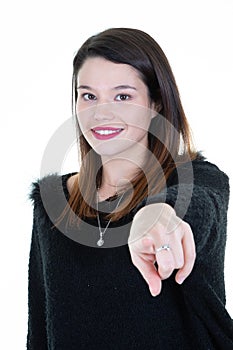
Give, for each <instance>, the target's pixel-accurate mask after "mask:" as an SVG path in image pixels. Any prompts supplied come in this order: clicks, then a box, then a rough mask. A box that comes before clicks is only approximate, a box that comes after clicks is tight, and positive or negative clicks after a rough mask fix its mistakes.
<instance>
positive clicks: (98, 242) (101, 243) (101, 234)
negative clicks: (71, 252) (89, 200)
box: [96, 188, 125, 247]
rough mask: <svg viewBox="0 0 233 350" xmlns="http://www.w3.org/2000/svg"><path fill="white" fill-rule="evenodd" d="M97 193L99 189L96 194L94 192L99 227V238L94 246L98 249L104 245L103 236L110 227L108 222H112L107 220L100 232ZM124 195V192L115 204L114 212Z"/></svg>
mask: <svg viewBox="0 0 233 350" xmlns="http://www.w3.org/2000/svg"><path fill="white" fill-rule="evenodd" d="M98 191H99V188H98V189H97V192H96V209H97V222H98V227H99V233H100V238H99V239H98V241H97V242H96V244H97V246H98V247H102V245H103V244H104V239H103V237H104V234H105V232H106V231H107V229H108V226H109V225H110V222H111V221H112V219H110V220H108V222H107V225H106V226H105V228H104V230H103V231H102V228H101V224H100V216H99V205H98V203H99V194H98ZM124 194H125V192H124V193H123V194H122V195H121V196H120V199H119V201H118V202H117V205H116V208H115V210H116V209H117V208H118V207H119V204H120V202H121V200H122V198H123V196H124Z"/></svg>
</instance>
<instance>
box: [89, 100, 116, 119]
mask: <svg viewBox="0 0 233 350" xmlns="http://www.w3.org/2000/svg"><path fill="white" fill-rule="evenodd" d="M113 118H114V112H113V105H112V103H100V104H97V105H96V106H95V111H94V119H95V120H112V119H113Z"/></svg>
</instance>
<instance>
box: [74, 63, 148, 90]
mask: <svg viewBox="0 0 233 350" xmlns="http://www.w3.org/2000/svg"><path fill="white" fill-rule="evenodd" d="M77 81H78V85H79V84H87V85H100V84H104V85H106V86H107V85H111V86H112V84H116V85H120V84H136V85H140V84H143V82H142V80H141V78H140V74H139V72H138V71H137V70H136V69H135V68H134V67H132V66H130V65H128V64H123V63H114V62H111V61H108V60H106V59H104V58H102V57H92V58H88V59H86V61H85V62H84V63H83V65H82V67H81V68H80V70H79V72H78V75H77ZM143 85H144V84H143Z"/></svg>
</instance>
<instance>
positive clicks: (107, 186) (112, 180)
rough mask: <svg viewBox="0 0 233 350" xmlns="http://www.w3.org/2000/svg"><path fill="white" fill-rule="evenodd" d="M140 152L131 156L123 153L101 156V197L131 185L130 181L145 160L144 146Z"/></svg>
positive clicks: (111, 194) (118, 191) (145, 151)
mask: <svg viewBox="0 0 233 350" xmlns="http://www.w3.org/2000/svg"><path fill="white" fill-rule="evenodd" d="M142 153H143V154H142ZM142 153H141V154H137V157H135V156H134V157H133V158H132V157H129V156H123V155H121V156H119V155H118V156H117V157H112V158H111V159H109V158H107V157H102V164H103V172H102V184H101V188H100V196H101V197H105V198H107V197H110V196H113V195H115V194H116V193H120V192H122V191H124V190H126V189H129V188H130V187H132V185H131V181H132V180H133V179H134V178H135V177H136V175H137V174H138V173H139V172H140V171H141V170H143V167H144V164H145V162H146V160H147V157H146V156H148V150H147V149H145V148H144V152H142Z"/></svg>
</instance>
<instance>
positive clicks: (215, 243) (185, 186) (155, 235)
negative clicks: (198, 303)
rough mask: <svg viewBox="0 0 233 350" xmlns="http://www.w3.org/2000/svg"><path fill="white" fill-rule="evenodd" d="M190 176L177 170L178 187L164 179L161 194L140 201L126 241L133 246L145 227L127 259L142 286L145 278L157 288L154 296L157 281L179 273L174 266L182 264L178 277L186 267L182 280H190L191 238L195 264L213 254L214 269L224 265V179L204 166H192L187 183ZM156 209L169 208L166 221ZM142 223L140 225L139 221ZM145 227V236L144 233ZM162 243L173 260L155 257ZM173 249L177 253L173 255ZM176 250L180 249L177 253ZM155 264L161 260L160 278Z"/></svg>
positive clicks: (174, 180)
mask: <svg viewBox="0 0 233 350" xmlns="http://www.w3.org/2000/svg"><path fill="white" fill-rule="evenodd" d="M189 171H190V167H188V166H187V165H185V164H184V165H182V168H181V172H182V174H183V176H181V178H182V182H181V181H180V183H179V181H178V180H180V179H178V176H177V173H175V174H173V175H172V176H171V178H170V179H169V184H168V188H167V191H166V192H161V193H159V194H157V195H155V196H151V197H149V198H148V199H147V200H146V201H144V203H142V204H141V206H140V207H139V208H138V212H137V214H136V215H135V217H134V220H133V224H132V227H131V228H132V231H131V234H130V238H131V240H132V237H134V236H135V234H136V235H137V232H140V233H141V234H142V233H143V230H142V225H144V228H145V231H144V233H146V232H147V234H146V236H144V237H141V238H140V239H138V240H137V242H136V241H135V244H130V245H129V248H130V252H131V257H132V260H133V263H134V265H135V266H136V267H137V268H138V269H139V270H140V272H141V273H142V275H143V277H144V278H145V279H146V280H147V282H148V278H151V280H152V282H151V283H148V284H149V287H152V285H153V286H154V288H155V287H156V285H157V290H158V291H159V292H160V289H161V286H160V288H159V287H158V286H159V284H160V285H161V279H164V278H167V277H169V276H170V274H171V272H172V271H173V270H174V269H176V268H180V267H179V266H178V263H177V261H176V260H178V261H181V260H182V259H183V260H184V266H183V267H182V268H181V269H180V270H179V273H180V276H181V274H183V272H184V268H186V266H187V270H186V271H185V274H183V277H185V278H186V277H187V276H188V275H189V274H190V272H191V270H192V267H193V264H194V261H195V255H196V254H195V251H194V249H193V248H192V247H193V237H194V240H195V247H196V253H197V259H196V261H197V262H206V261H208V259H209V257H208V255H209V254H212V256H213V254H214V250H216V254H218V259H219V261H220V263H219V265H221V264H222V261H223V255H224V248H225V239H226V214H227V207H228V200H229V184H228V177H227V176H226V175H225V174H224V173H223V172H221V171H220V170H219V169H218V168H217V167H216V166H215V165H213V164H210V163H208V162H204V161H197V162H194V163H193V177H192V176H191V177H190V174H189ZM190 179H191V180H192V179H193V181H190ZM190 193H191V197H190ZM164 198H165V200H164ZM162 202H163V203H162ZM164 202H165V203H164ZM161 206H163V207H164V208H166V206H169V207H170V208H171V210H170V211H168V212H167V210H166V209H164V210H163V212H165V215H163V216H161V214H160V212H161ZM173 208H174V209H175V210H174V209H173ZM166 212H167V213H168V214H166ZM158 214H160V215H158ZM143 217H144V220H142V218H143ZM151 218H153V220H154V225H151ZM158 218H159V219H158ZM166 218H167V219H166ZM179 218H180V223H179V220H178V219H179ZM139 219H140V220H139ZM164 219H165V220H164ZM181 219H182V220H181ZM166 220H167V222H166ZM161 222H162V226H161ZM142 223H143V224H142ZM168 223H169V225H170V229H169V231H170V232H172V234H170V235H166V232H165V229H166V228H167V225H168ZM149 224H150V230H149V232H148V230H147V228H148V227H149ZM158 224H159V225H158ZM140 226H141V227H140ZM172 226H173V230H172ZM179 228H181V230H180V229H179ZM145 237H147V238H150V239H151V244H149V242H148V240H147V241H146V240H145ZM167 243H170V246H171V247H172V248H173V251H172V254H171V252H166V251H165V252H161V254H160V256H158V255H157V256H156V254H155V249H156V248H157V247H158V246H157V245H158V244H160V245H161V244H167ZM184 243H185V244H184ZM174 246H175V247H176V249H175V251H174ZM178 246H179V248H177V247H178ZM181 246H182V252H181V249H180V247H181ZM190 248H191V249H190ZM162 253H163V254H162ZM165 254H166V255H165ZM145 258H146V259H145ZM156 260H157V263H158V260H162V262H160V263H161V268H160V270H161V271H162V273H160V274H158V273H157V270H156V269H155V267H154V262H155V261H156ZM172 260H174V261H172ZM168 265H172V266H168ZM185 265H186V266H185ZM220 267H221V266H220ZM166 270H169V271H168V272H169V273H167V274H166V273H165V272H166ZM182 270H183V271H182ZM164 271H165V272H164ZM178 276H179V275H178ZM159 277H160V279H159ZM177 282H178V280H177ZM150 289H151V288H150ZM155 289H156V288H155ZM156 294H158V292H157V293H156Z"/></svg>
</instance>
